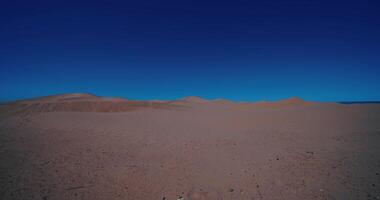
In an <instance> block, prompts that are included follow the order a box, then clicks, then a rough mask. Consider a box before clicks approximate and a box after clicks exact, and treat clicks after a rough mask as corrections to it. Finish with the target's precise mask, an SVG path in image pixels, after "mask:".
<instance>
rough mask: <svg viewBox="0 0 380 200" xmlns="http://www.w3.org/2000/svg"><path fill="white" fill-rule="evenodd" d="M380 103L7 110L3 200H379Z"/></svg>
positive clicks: (38, 104) (81, 102) (61, 102)
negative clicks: (179, 199)
mask: <svg viewBox="0 0 380 200" xmlns="http://www.w3.org/2000/svg"><path fill="white" fill-rule="evenodd" d="M379 174H380V104H360V105H343V104H336V103H318V102H306V101H303V100H302V99H298V98H291V99H287V100H283V101H279V102H258V103H236V102H231V101H228V100H223V99H218V100H213V101H209V100H204V99H201V98H199V97H188V98H184V99H181V100H176V101H135V100H127V99H122V98H104V97H97V96H95V95H89V94H68V95H56V96H49V97H44V98H37V99H31V100H25V101H17V102H13V103H8V104H3V105H0V186H1V187H0V199H4V200H7V199H17V200H18V199H31V200H32V199H42V200H47V199H56V200H71V199H85V200H111V199H120V200H121V199H123V200H125V199H127V200H140V199H141V200H145V199H147V200H153V199H157V200H163V199H165V200H176V199H178V198H179V197H182V198H183V199H185V200H191V199H193V200H195V199H207V200H219V199H225V200H232V199H234V200H245V199H247V200H253V199H258V200H260V199H269V200H272V199H273V200H276V199H279V200H280V199H284V200H305V199H308V200H314V199H332V200H334V199H336V200H340V199H345V200H348V199H380V175H379Z"/></svg>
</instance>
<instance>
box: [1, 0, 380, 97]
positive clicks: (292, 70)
mask: <svg viewBox="0 0 380 200" xmlns="http://www.w3.org/2000/svg"><path fill="white" fill-rule="evenodd" d="M379 10H380V3H378V1H375V0H373V1H366V0H361V1H359V0H358V1H349V0H346V1H335V0H323V1H322V0H309V1H305V0H289V1H286V0H266V1H263V0H262V1H253V0H251V1H239V0H238V1H236V0H235V1H178V0H176V1H95V0H93V1H80V0H76V1H51V0H49V1H32V0H27V1H26V0H25V1H19V0H3V1H1V4H0V101H9V100H14V99H20V98H28V97H35V96H42V95H50V94H57V93H71V92H89V93H94V94H97V95H105V96H123V97H127V98H132V99H176V98H181V97H183V96H188V95H197V96H202V97H204V98H220V97H222V98H228V99H231V100H238V101H256V100H262V99H266V100H277V99H282V98H287V97H289V96H299V97H301V98H305V99H307V100H317V101H367V100H380V78H379V77H380V55H379V54H380V15H379V14H378V11H379Z"/></svg>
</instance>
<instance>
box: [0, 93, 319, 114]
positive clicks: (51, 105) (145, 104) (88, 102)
mask: <svg viewBox="0 0 380 200" xmlns="http://www.w3.org/2000/svg"><path fill="white" fill-rule="evenodd" d="M313 104H317V103H316V102H308V101H304V100H303V99H301V98H298V97H291V98H289V99H285V100H280V101H276V102H268V101H259V102H244V103H238V102H233V101H230V100H226V99H215V100H206V99H203V98H201V97H197V96H188V97H185V98H183V99H179V100H151V101H150V100H145V101H143V100H129V99H126V98H120V97H100V96H96V95H93V94H88V93H71V94H59V95H51V96H44V97H39V98H33V99H26V100H19V101H15V102H11V103H8V104H5V105H3V106H2V107H3V109H4V108H5V107H6V109H7V110H13V111H18V112H59V111H77V112H125V111H131V110H136V109H142V108H159V109H180V108H186V107H189V106H190V107H191V106H201V105H220V106H223V105H225V106H236V107H242V108H243V107H247V106H256V107H257V106H263V107H281V106H306V105H313Z"/></svg>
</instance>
